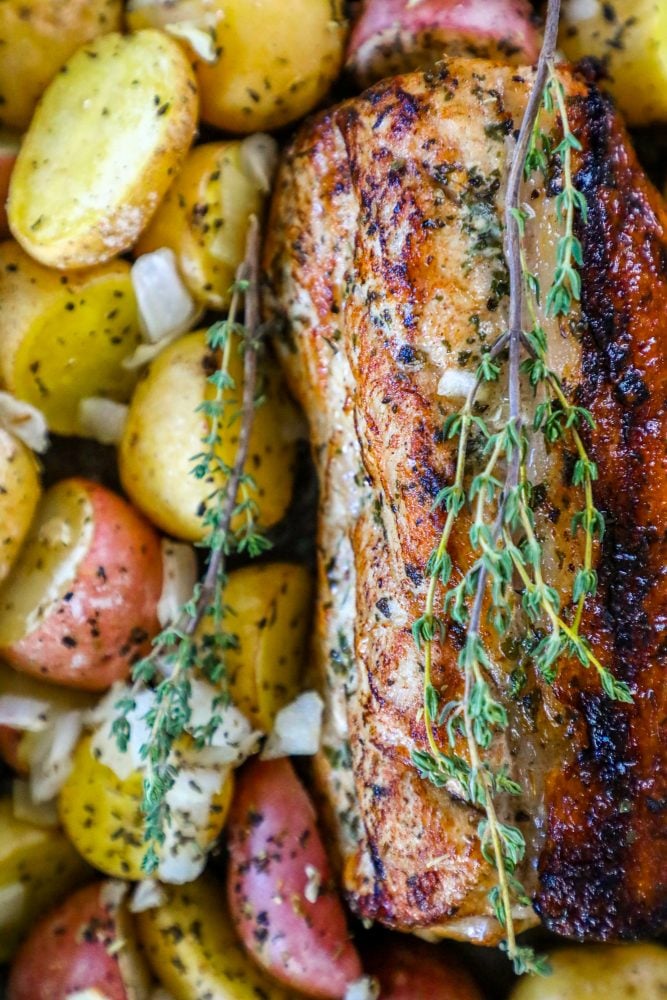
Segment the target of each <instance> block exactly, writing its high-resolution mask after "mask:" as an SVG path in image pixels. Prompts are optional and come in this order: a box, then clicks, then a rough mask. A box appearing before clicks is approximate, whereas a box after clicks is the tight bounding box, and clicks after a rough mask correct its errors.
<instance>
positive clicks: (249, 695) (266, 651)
mask: <svg viewBox="0 0 667 1000" xmlns="http://www.w3.org/2000/svg"><path fill="white" fill-rule="evenodd" d="M311 595H312V584H311V579H310V574H309V573H308V571H307V570H306V569H305V567H304V566H297V565H294V564H292V563H265V564H262V565H259V566H246V567H244V568H243V569H237V570H234V572H232V573H230V574H229V582H228V584H227V587H226V590H225V604H227V605H228V606H229V608H230V613H229V616H228V617H227V619H226V620H225V628H226V629H227V630H228V631H229V632H230V633H232V634H233V635H234V636H235V637H236V640H237V645H236V647H235V648H233V649H229V650H226V651H225V664H226V666H227V674H226V677H227V681H228V683H229V691H230V695H231V698H232V701H233V702H234V704H235V705H236V707H237V708H240V709H241V711H242V712H243V713H244V715H245V716H246V717H247V718H248V719H249V721H250V722H251V723H252V724H253V726H254V727H255V728H257V729H261V730H263V731H264V732H266V733H268V732H269V731H270V730H271V729H272V727H273V721H274V719H275V717H276V714H277V713H278V712H279V711H280V709H281V708H283V706H284V705H286V704H287V703H288V702H290V701H292V699H293V698H295V697H296V695H297V694H298V692H299V687H300V685H299V681H300V677H301V672H302V668H303V665H304V657H305V653H306V640H307V633H308V627H309V624H310V610H311V609H310V601H311ZM211 631H212V622H211V619H210V618H209V619H205V620H204V623H203V627H202V629H201V634H202V636H205V635H207V634H209V632H211Z"/></svg>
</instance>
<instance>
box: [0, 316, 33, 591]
mask: <svg viewBox="0 0 667 1000" xmlns="http://www.w3.org/2000/svg"><path fill="white" fill-rule="evenodd" d="M0 310H1V306H0ZM1 315H2V313H1V311H0V316H1ZM41 492H42V487H41V483H40V478H39V469H38V466H37V462H36V461H35V459H34V457H33V454H32V452H31V451H30V449H29V448H27V447H26V446H25V445H24V444H22V442H21V441H19V440H18V438H15V437H14V435H13V434H10V433H9V432H8V431H6V430H5V429H4V428H3V427H0V524H1V525H2V544H1V545H0V583H2V581H3V580H5V579H6V577H7V575H8V574H9V571H10V569H11V568H12V566H13V565H14V563H15V561H16V558H17V556H18V554H19V551H20V549H21V546H22V544H23V541H24V539H25V537H26V535H27V533H28V529H29V528H30V524H31V522H32V518H33V515H34V513H35V510H36V508H37V504H38V503H39V498H40V496H41Z"/></svg>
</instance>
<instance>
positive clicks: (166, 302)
mask: <svg viewBox="0 0 667 1000" xmlns="http://www.w3.org/2000/svg"><path fill="white" fill-rule="evenodd" d="M132 285H133V287H134V294H135V295H136V297H137V308H138V310H139V322H140V324H141V329H142V332H143V334H144V336H145V338H146V340H148V341H150V343H151V344H156V343H158V341H163V340H166V339H167V338H169V339H172V340H173V339H174V338H175V337H179V336H180V335H181V334H182V333H186V332H187V331H188V330H189V329H190V328H191V326H192V324H193V323H194V321H195V319H196V318H197V315H198V309H197V306H196V305H195V302H194V300H193V298H192V296H191V295H190V292H189V291H188V290H187V288H186V287H185V284H184V282H183V279H182V278H181V275H180V274H179V271H178V267H177V265H176V256H175V254H174V252H173V250H169V249H168V248H167V247H162V248H161V249H160V250H154V251H153V252H152V253H145V254H142V255H141V257H138V258H137V259H136V260H135V262H134V264H133V265H132Z"/></svg>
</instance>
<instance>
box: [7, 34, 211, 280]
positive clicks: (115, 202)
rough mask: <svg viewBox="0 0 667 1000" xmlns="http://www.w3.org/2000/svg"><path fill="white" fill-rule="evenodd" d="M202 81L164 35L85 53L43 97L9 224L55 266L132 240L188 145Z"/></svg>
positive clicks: (93, 258)
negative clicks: (197, 81) (195, 76)
mask: <svg viewBox="0 0 667 1000" xmlns="http://www.w3.org/2000/svg"><path fill="white" fill-rule="evenodd" d="M196 122H197V87H196V83H195V79H194V76H193V73H192V69H191V67H190V64H189V63H188V60H187V58H186V57H185V55H184V53H183V51H182V49H181V48H180V46H179V45H178V44H177V43H176V42H174V41H173V40H172V39H171V38H169V37H168V36H167V35H165V34H163V33H162V32H160V31H141V32H138V33H137V34H136V35H130V36H124V35H118V34H116V33H112V34H109V35H104V36H103V37H101V38H98V39H96V40H95V41H94V42H92V43H91V44H90V45H86V46H85V47H84V48H82V49H80V50H79V51H78V52H77V53H76V54H75V55H74V56H73V57H72V58H71V59H70V60H69V62H68V63H66V65H65V66H64V67H63V69H62V71H61V72H60V73H59V74H58V76H57V77H56V79H55V80H54V81H53V83H52V84H51V85H50V86H49V87H48V89H47V91H46V93H45V94H44V97H43V98H42V100H41V102H40V104H39V107H38V108H37V111H36V112H35V116H34V118H33V119H32V122H31V124H30V127H29V129H28V131H27V133H26V136H25V138H24V140H23V144H22V146H21V151H20V153H19V155H18V159H17V161H16V166H15V167H14V172H13V174H12V179H11V184H10V188H9V209H8V212H9V224H10V227H11V230H12V233H13V234H14V236H15V237H16V239H17V240H18V241H19V243H21V245H22V246H23V247H24V249H25V250H27V251H28V253H29V254H30V255H31V256H33V257H35V258H36V259H37V260H39V261H41V263H43V264H46V265H48V266H51V267H59V268H76V267H92V266H93V265H94V264H99V263H101V262H103V261H107V260H109V259H110V258H112V257H115V256H116V254H119V253H122V252H123V251H124V250H127V249H128V248H129V247H131V246H132V245H133V243H134V242H135V241H136V239H137V237H138V236H139V234H140V233H141V231H142V229H143V228H144V226H145V225H146V224H147V222H148V220H149V219H150V217H151V216H152V214H153V212H154V211H155V209H156V208H157V206H158V204H159V201H160V199H161V197H162V196H163V194H164V193H165V192H166V190H167V188H168V187H169V184H170V183H171V181H172V179H173V177H174V176H175V173H176V172H177V170H178V169H179V167H180V166H181V163H182V162H183V158H184V156H185V154H186V152H187V150H188V148H189V146H190V143H191V142H192V138H193V136H194V132H195V128H196Z"/></svg>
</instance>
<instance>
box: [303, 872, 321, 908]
mask: <svg viewBox="0 0 667 1000" xmlns="http://www.w3.org/2000/svg"><path fill="white" fill-rule="evenodd" d="M306 878H307V882H306V887H305V889H304V890H303V895H304V899H306V900H307V902H309V903H316V902H317V900H318V899H319V896H320V889H321V888H322V873H321V872H320V870H319V868H315V866H314V865H306Z"/></svg>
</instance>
